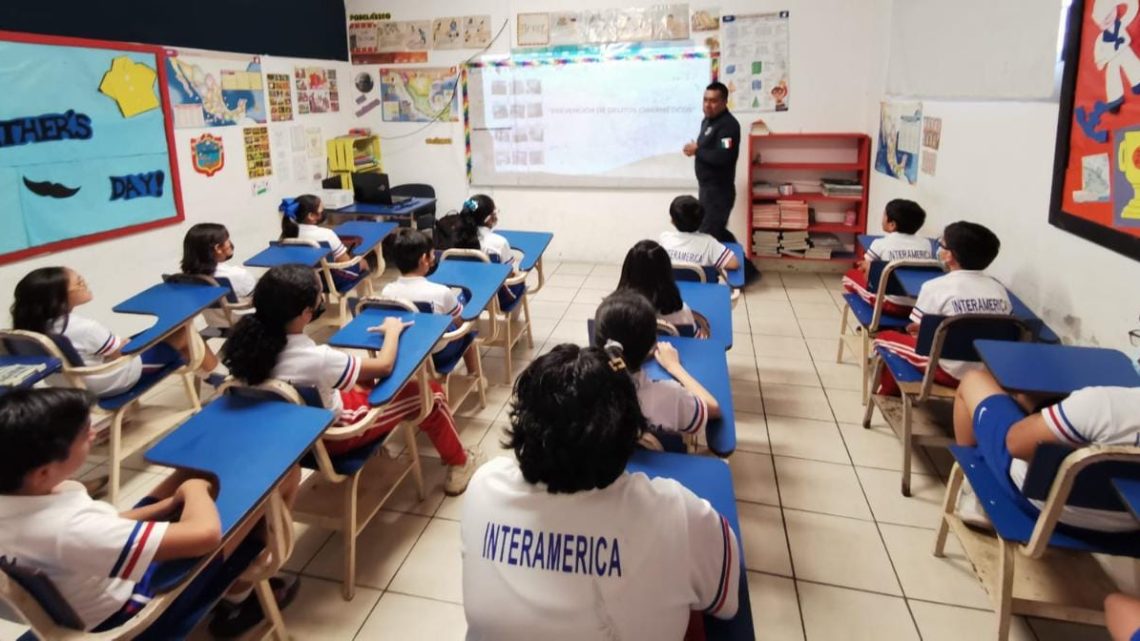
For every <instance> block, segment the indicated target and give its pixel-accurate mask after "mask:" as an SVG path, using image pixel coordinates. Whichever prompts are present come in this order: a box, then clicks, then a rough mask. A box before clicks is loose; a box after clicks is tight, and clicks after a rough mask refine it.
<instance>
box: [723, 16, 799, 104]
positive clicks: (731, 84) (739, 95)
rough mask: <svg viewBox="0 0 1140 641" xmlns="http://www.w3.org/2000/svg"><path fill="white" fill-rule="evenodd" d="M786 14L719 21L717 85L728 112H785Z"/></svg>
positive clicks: (787, 84) (787, 83)
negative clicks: (725, 93)
mask: <svg viewBox="0 0 1140 641" xmlns="http://www.w3.org/2000/svg"><path fill="white" fill-rule="evenodd" d="M789 22H790V19H789V14H788V12H787V11H779V12H775V13H760V14H752V15H727V16H722V17H721V34H720V35H721V40H720V46H721V49H720V56H721V57H720V81H721V82H723V83H724V84H725V85H727V86H728V108H729V109H730V110H731V111H787V109H788V102H789V101H788V94H789V92H790V90H791V80H790V78H789V65H788V63H789V60H788V35H789V34H788V32H789Z"/></svg>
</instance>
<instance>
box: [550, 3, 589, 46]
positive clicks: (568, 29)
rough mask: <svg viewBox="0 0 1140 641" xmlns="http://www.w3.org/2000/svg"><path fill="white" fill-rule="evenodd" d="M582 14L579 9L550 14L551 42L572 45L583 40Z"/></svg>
mask: <svg viewBox="0 0 1140 641" xmlns="http://www.w3.org/2000/svg"><path fill="white" fill-rule="evenodd" d="M580 23H581V16H579V15H578V12H577V11H555V12H553V13H551V14H550V44H552V45H570V44H578V43H579V42H582V28H581V24H580Z"/></svg>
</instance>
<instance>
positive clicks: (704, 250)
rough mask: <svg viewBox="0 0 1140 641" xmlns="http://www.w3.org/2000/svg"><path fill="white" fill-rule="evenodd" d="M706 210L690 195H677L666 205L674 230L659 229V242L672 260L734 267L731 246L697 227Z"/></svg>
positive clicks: (702, 265)
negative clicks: (721, 242)
mask: <svg viewBox="0 0 1140 641" xmlns="http://www.w3.org/2000/svg"><path fill="white" fill-rule="evenodd" d="M704 217H705V211H704V209H702V208H701V203H700V201H698V200H697V199H696V198H693V197H692V196H677V197H676V198H674V199H673V202H672V203H671V204H670V205H669V218H670V219H671V220H672V221H673V226H674V227H675V228H676V230H675V231H664V232H661V238H660V239H659V240H660V242H661V246H662V247H664V248H665V251H666V252H668V253H669V257H670V258H672V259H673V262H675V263H694V264H697V265H700V266H701V267H715V268H717V269H725V270H729V269H736V268H737V267H739V266H740V263H739V262H738V261H737V260H736V255H735V254H733V253H732V250H730V249H729V248H727V247H725V246H724V245H722V244H720V241H718V240H717V239H716V238H713V237H712V236H710V235H709V234H702V233H701V232H700V231H698V230H699V229H700V228H701V221H702V220H704Z"/></svg>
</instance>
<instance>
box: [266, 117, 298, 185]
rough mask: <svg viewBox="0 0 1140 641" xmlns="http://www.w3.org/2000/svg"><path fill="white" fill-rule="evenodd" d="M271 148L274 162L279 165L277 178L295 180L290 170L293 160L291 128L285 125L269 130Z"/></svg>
mask: <svg viewBox="0 0 1140 641" xmlns="http://www.w3.org/2000/svg"><path fill="white" fill-rule="evenodd" d="M269 148H270V149H271V150H273V164H274V165H276V166H277V178H278V179H280V180H281V181H282V182H285V183H288V182H292V181H293V174H292V172H291V171H290V164H291V162H292V158H291V157H290V156H291V155H292V152H291V149H290V147H289V130H288V129H286V128H284V127H274V128H272V129H270V130H269Z"/></svg>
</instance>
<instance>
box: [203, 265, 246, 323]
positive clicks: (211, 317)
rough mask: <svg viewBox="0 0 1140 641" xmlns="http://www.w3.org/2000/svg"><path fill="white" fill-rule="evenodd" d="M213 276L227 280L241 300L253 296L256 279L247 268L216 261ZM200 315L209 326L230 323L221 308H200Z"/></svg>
mask: <svg viewBox="0 0 1140 641" xmlns="http://www.w3.org/2000/svg"><path fill="white" fill-rule="evenodd" d="M214 278H225V279H227V280H229V281H230V287H231V288H232V289H233V292H234V295H235V296H237V297H238V300H239V301H241V302H244V301H247V300H249V297H250V296H253V288H254V287H256V286H257V279H256V278H254V277H253V274H251V273H250V272H249V270H248V269H245V268H244V267H239V266H237V265H230V264H229V263H218V265H217V267H215V268H214ZM246 313H248V312H246ZM202 317H203V318H205V319H206V324H207V325H210V326H211V327H229V325H230V323H229V320H227V319H226V314H225V312H223V311H222V310H221V309H216V308H212V307H211V308H209V309H205V310H202Z"/></svg>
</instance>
